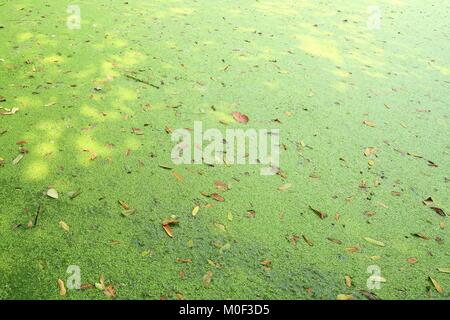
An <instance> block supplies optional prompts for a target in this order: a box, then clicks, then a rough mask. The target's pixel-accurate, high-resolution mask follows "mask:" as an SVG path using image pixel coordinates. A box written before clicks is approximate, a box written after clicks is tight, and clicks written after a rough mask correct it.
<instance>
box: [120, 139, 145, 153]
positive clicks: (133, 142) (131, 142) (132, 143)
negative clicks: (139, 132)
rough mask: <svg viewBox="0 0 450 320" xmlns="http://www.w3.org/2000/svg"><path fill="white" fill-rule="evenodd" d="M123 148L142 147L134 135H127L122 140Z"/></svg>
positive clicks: (133, 148)
mask: <svg viewBox="0 0 450 320" xmlns="http://www.w3.org/2000/svg"><path fill="white" fill-rule="evenodd" d="M123 146H124V148H125V149H130V150H133V151H135V150H138V149H140V148H141V147H142V142H141V141H140V140H139V139H138V138H136V137H128V138H126V139H125V140H124V141H123Z"/></svg>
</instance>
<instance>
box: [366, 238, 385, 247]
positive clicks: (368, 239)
mask: <svg viewBox="0 0 450 320" xmlns="http://www.w3.org/2000/svg"><path fill="white" fill-rule="evenodd" d="M364 240H366V241H367V242H368V243H371V244H374V245H376V246H380V247H384V246H385V244H384V243H383V242H381V241H378V240H374V239H372V238H369V237H365V238H364Z"/></svg>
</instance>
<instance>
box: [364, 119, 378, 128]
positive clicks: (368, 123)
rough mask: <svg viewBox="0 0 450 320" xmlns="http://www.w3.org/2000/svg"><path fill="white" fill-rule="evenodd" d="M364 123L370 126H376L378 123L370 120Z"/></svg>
mask: <svg viewBox="0 0 450 320" xmlns="http://www.w3.org/2000/svg"><path fill="white" fill-rule="evenodd" d="M363 123H364V124H365V125H366V126H368V127H376V125H377V124H376V123H375V122H373V121H370V120H364V121H363Z"/></svg>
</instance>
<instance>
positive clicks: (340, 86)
mask: <svg viewBox="0 0 450 320" xmlns="http://www.w3.org/2000/svg"><path fill="white" fill-rule="evenodd" d="M333 86H334V88H335V89H336V90H337V91H339V92H342V93H344V92H347V91H348V89H349V88H350V86H349V85H348V84H346V83H345V82H337V83H334V84H333Z"/></svg>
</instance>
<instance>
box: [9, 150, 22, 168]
mask: <svg viewBox="0 0 450 320" xmlns="http://www.w3.org/2000/svg"><path fill="white" fill-rule="evenodd" d="M23 157H24V155H23V153H21V154H19V155H18V156H17V157H15V158H14V160H13V161H12V164H13V166H15V165H16V164H18V163H19V162H20V160H22V159H23Z"/></svg>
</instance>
